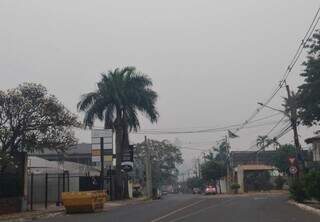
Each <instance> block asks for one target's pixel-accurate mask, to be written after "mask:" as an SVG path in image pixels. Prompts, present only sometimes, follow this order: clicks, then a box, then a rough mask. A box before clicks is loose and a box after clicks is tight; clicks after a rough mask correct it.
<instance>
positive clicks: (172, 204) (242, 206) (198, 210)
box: [42, 194, 320, 222]
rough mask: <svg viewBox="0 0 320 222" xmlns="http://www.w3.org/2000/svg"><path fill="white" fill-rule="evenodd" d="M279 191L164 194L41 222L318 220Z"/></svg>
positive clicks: (311, 221)
mask: <svg viewBox="0 0 320 222" xmlns="http://www.w3.org/2000/svg"><path fill="white" fill-rule="evenodd" d="M287 200H288V199H287V197H286V196H285V195H283V194H249V195H241V196H240V195H238V196H202V195H183V194H179V195H168V196H165V197H164V199H162V200H157V201H151V202H146V203H141V204H137V205H130V206H126V207H119V208H115V209H112V210H110V211H107V212H100V213H95V214H74V215H65V216H59V217H56V218H49V219H44V220H42V221H43V222H53V221H55V222H57V221H61V222H87V221H88V222H176V221H183V222H193V221H195V222H207V221H208V222H209V221H210V222H212V221H214V222H290V221H297V222H319V221H320V216H318V215H315V214H313V213H310V212H307V211H304V210H301V209H300V208H297V207H296V206H293V205H290V204H288V203H287Z"/></svg>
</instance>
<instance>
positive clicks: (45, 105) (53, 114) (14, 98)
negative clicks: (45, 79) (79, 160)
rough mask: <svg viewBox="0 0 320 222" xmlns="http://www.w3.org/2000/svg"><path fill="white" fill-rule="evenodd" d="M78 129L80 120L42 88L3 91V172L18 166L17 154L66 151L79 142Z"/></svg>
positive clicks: (0, 156) (0, 117) (26, 85)
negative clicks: (75, 133)
mask: <svg viewBox="0 0 320 222" xmlns="http://www.w3.org/2000/svg"><path fill="white" fill-rule="evenodd" d="M79 126H80V123H79V122H78V121H77V117H76V116H75V115H74V114H72V113H71V112H69V111H68V110H67V109H66V108H65V107H64V106H63V105H62V104H61V103H60V102H59V101H58V99H57V98H56V97H55V96H53V95H49V94H48V92H47V90H46V88H45V87H43V86H42V85H39V84H35V83H24V84H22V85H19V86H18V87H17V88H14V89H9V90H7V91H0V168H1V171H4V170H5V168H6V167H8V165H10V164H13V163H15V160H14V156H15V155H16V154H17V153H18V152H34V151H41V150H43V149H44V148H48V149H52V150H59V151H61V152H63V151H64V150H65V149H67V148H68V147H69V146H71V145H74V144H75V143H76V142H77V141H76V139H75V137H74V133H73V130H72V128H73V127H79ZM15 164H17V163H15Z"/></svg>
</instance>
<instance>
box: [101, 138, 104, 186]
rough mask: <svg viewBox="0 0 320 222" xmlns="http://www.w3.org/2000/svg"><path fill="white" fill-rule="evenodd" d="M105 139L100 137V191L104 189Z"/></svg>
mask: <svg viewBox="0 0 320 222" xmlns="http://www.w3.org/2000/svg"><path fill="white" fill-rule="evenodd" d="M103 145H104V144H103V137H100V164H101V165H100V166H101V169H100V189H101V190H103V189H104V147H103Z"/></svg>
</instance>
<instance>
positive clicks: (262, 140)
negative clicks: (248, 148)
mask: <svg viewBox="0 0 320 222" xmlns="http://www.w3.org/2000/svg"><path fill="white" fill-rule="evenodd" d="M271 144H273V145H274V147H275V148H276V149H277V148H278V147H279V146H280V143H279V142H278V140H277V138H276V137H275V138H269V137H268V136H258V138H257V147H258V148H260V149H261V150H263V151H264V150H265V148H267V147H268V146H270V145H271Z"/></svg>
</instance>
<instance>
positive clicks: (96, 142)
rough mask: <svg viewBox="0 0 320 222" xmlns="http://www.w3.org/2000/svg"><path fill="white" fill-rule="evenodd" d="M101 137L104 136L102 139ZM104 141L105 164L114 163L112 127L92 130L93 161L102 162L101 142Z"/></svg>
mask: <svg viewBox="0 0 320 222" xmlns="http://www.w3.org/2000/svg"><path fill="white" fill-rule="evenodd" d="M101 138H103V139H102V140H101ZM101 141H103V153H102V155H103V159H104V165H105V166H110V165H112V155H113V131H112V129H93V130H92V131H91V143H92V147H91V156H92V162H95V163H100V162H101V144H100V142H101Z"/></svg>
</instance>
